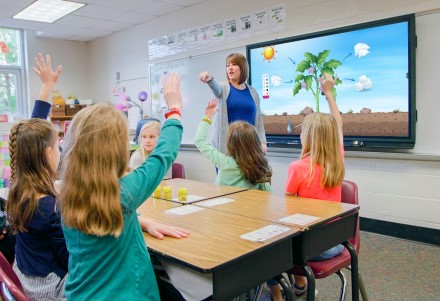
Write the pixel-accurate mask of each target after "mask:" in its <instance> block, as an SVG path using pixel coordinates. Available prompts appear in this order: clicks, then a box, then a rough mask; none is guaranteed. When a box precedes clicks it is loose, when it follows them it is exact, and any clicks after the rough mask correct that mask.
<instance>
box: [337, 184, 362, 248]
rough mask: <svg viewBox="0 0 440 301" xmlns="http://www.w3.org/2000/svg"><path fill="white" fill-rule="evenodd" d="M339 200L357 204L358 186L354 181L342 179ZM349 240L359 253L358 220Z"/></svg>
mask: <svg viewBox="0 0 440 301" xmlns="http://www.w3.org/2000/svg"><path fill="white" fill-rule="evenodd" d="M341 202H342V203H347V204H353V205H358V204H359V199H358V186H357V184H356V183H354V182H351V181H347V180H344V181H343V182H342V189H341ZM349 242H350V243H351V244H352V245H353V247H354V248H355V250H356V252H357V253H359V248H360V233H359V220H358V223H357V227H356V234H355V236H354V237H353V238H352V239H349Z"/></svg>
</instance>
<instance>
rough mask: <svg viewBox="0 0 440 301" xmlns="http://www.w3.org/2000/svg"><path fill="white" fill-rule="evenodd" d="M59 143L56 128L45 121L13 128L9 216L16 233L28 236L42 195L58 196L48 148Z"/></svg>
mask: <svg viewBox="0 0 440 301" xmlns="http://www.w3.org/2000/svg"><path fill="white" fill-rule="evenodd" d="M56 139H58V135H57V132H56V131H55V129H54V127H53V125H52V124H51V123H50V122H48V121H47V120H43V119H37V118H33V119H28V120H22V121H19V122H17V123H16V124H14V126H12V128H11V131H10V134H9V153H10V156H11V182H10V188H9V193H8V199H7V202H6V212H7V215H8V219H9V221H10V223H11V226H12V230H13V231H14V232H17V231H20V232H27V224H28V222H29V220H30V219H31V218H32V216H33V215H34V213H35V210H37V208H38V202H37V200H38V199H39V198H40V196H41V195H53V196H56V195H57V193H56V190H55V187H54V184H53V183H54V181H55V180H56V170H53V169H52V167H51V166H50V163H49V161H48V160H47V153H46V150H47V148H48V147H55V144H56V143H55V142H56ZM54 210H55V208H54Z"/></svg>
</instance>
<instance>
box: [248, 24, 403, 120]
mask: <svg viewBox="0 0 440 301" xmlns="http://www.w3.org/2000/svg"><path fill="white" fill-rule="evenodd" d="M357 43H365V44H367V45H368V46H369V47H370V49H369V53H368V54H367V55H366V56H363V57H360V58H359V57H358V56H356V55H355V50H354V46H355V45H356V44H357ZM267 46H273V47H274V49H275V51H276V52H275V55H274V58H272V59H271V60H269V61H268V60H266V59H264V56H263V50H264V47H261V48H255V49H251V51H250V58H249V61H250V64H251V72H252V74H251V81H252V86H253V87H255V88H256V89H257V91H258V92H259V94H260V97H261V109H262V111H263V112H264V113H265V114H267V115H273V114H275V113H277V114H282V113H283V112H287V113H288V114H298V113H299V112H300V111H301V110H303V109H304V108H305V107H307V106H310V107H312V108H313V109H314V110H315V100H314V96H313V94H312V92H311V91H306V90H304V89H303V90H301V91H300V92H299V93H298V94H297V95H296V96H295V97H294V96H293V86H294V82H293V80H294V79H295V77H296V75H297V72H296V68H297V64H298V63H300V62H301V61H302V60H304V59H305V57H304V53H305V52H310V53H312V54H314V55H318V54H319V52H321V51H323V50H326V49H327V50H330V54H329V56H328V57H327V60H326V61H328V60H330V59H335V60H339V61H341V62H342V66H339V67H338V68H337V69H336V73H337V75H338V77H339V78H340V79H341V80H342V84H341V85H338V86H336V92H337V94H338V95H337V97H336V101H337V103H338V106H339V109H340V111H341V112H343V113H346V112H348V111H349V110H353V112H355V113H356V112H359V111H360V110H361V109H362V108H370V109H371V110H372V112H392V111H393V110H400V111H401V112H408V102H409V101H408V97H409V96H408V87H409V82H408V79H407V77H406V76H407V73H408V72H409V66H408V24H407V23H406V22H401V23H397V24H392V25H384V26H379V27H373V28H367V29H361V30H356V31H350V32H344V33H339V34H333V35H327V36H322V37H317V38H312V39H306V40H300V41H293V42H288V43H283V44H277V45H267ZM350 54H351V55H350ZM344 58H345V59H344ZM292 60H293V61H294V62H295V64H293V62H292ZM262 74H269V79H270V78H271V77H272V76H279V77H281V84H280V85H279V86H276V87H275V86H273V85H272V84H271V83H270V87H269V98H268V99H263V98H262ZM363 75H365V76H366V77H367V78H369V79H370V80H371V81H372V84H373V85H372V87H371V88H370V89H367V90H362V91H356V90H355V83H357V82H358V81H359V77H360V76H363ZM349 79H354V81H352V80H349ZM320 111H321V112H328V107H327V104H326V101H325V98H324V97H323V96H321V97H320Z"/></svg>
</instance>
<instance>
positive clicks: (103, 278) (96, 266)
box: [63, 119, 183, 301]
mask: <svg viewBox="0 0 440 301" xmlns="http://www.w3.org/2000/svg"><path fill="white" fill-rule="evenodd" d="M182 131H183V129H182V125H181V123H180V121H178V120H175V119H171V120H167V121H166V122H165V123H164V125H163V127H162V133H161V135H160V137H159V141H158V144H157V146H156V148H155V149H154V151H153V152H152V153H151V155H150V156H149V157H148V159H147V160H145V161H144V163H143V164H142V165H141V166H140V167H139V168H137V169H136V170H134V171H133V172H131V173H130V174H128V175H127V176H125V177H123V178H121V179H120V181H119V185H120V189H121V190H120V191H121V205H122V208H123V217H124V226H123V231H122V234H121V235H120V236H119V237H117V238H115V237H114V236H104V237H97V236H94V235H88V234H85V233H83V232H80V231H78V230H77V229H73V228H69V227H67V226H65V225H64V226H63V230H64V235H65V238H66V242H67V248H68V250H69V253H70V258H69V276H68V278H67V282H66V286H65V295H66V297H67V299H68V300H94V301H95V300H157V301H159V300H160V298H159V291H158V288H157V283H156V278H155V275H154V272H153V267H152V264H151V260H150V255H149V253H148V251H147V247H146V245H145V240H144V237H143V234H142V230H141V227H140V225H139V221H138V217H137V214H136V209H137V208H138V207H139V206H140V205H141V204H142V203H143V202H144V201H145V200H146V199H147V198H148V197H149V196H150V195H151V194H152V193H153V191H154V189H155V188H156V186H157V185H159V183H160V182H161V181H162V178H163V176H164V175H165V173H166V172H167V170H168V169H169V167H170V166H171V164H172V162H173V161H174V160H175V158H176V156H177V153H178V151H179V147H180V141H181V139H182ZM103 176H105V175H103Z"/></svg>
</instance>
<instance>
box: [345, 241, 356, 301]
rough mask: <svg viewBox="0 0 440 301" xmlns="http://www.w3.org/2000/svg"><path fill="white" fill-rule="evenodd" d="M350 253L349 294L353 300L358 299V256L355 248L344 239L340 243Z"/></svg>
mask: <svg viewBox="0 0 440 301" xmlns="http://www.w3.org/2000/svg"><path fill="white" fill-rule="evenodd" d="M342 244H343V245H344V246H345V247H346V248H347V250H348V252H349V253H350V257H351V270H352V272H351V286H352V287H351V295H352V300H353V301H359V277H358V276H359V269H358V258H357V253H356V250H355V249H354V248H353V246H352V245H351V244H350V243H349V242H348V241H344V242H343V243H342Z"/></svg>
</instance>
